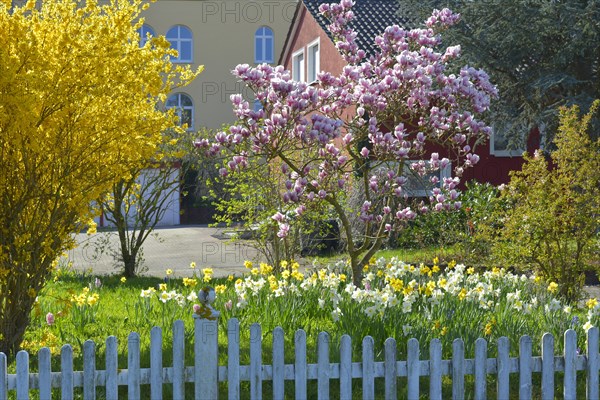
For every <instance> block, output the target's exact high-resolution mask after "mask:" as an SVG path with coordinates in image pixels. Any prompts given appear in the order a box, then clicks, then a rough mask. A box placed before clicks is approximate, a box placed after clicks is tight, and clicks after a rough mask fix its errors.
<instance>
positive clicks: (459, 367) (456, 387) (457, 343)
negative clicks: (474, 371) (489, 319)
mask: <svg viewBox="0 0 600 400" xmlns="http://www.w3.org/2000/svg"><path fill="white" fill-rule="evenodd" d="M464 398H465V343H464V342H463V340H462V339H454V341H453V342H452V399H453V400H463V399H464Z"/></svg>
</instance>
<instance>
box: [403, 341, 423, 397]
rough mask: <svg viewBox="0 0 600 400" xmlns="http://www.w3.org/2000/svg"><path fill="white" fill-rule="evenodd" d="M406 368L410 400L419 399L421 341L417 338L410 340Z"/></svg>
mask: <svg viewBox="0 0 600 400" xmlns="http://www.w3.org/2000/svg"><path fill="white" fill-rule="evenodd" d="M406 353H407V354H406V367H407V380H408V382H407V386H408V394H407V398H408V399H409V400H413V399H416V400H418V399H419V375H420V372H421V371H420V370H421V362H420V360H419V358H420V355H419V341H418V340H417V339H415V338H411V339H409V340H408V347H407V352H406Z"/></svg>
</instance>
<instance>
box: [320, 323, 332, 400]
mask: <svg viewBox="0 0 600 400" xmlns="http://www.w3.org/2000/svg"><path fill="white" fill-rule="evenodd" d="M317 351H318V356H317V357H318V359H317V363H318V367H317V371H318V372H317V381H318V383H317V385H318V393H317V396H318V398H319V399H323V400H325V399H329V379H330V375H331V374H330V372H329V334H328V333H327V332H320V333H319V337H318V344H317Z"/></svg>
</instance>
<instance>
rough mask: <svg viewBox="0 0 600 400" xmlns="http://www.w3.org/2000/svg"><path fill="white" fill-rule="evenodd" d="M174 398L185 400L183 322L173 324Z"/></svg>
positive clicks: (178, 321)
mask: <svg viewBox="0 0 600 400" xmlns="http://www.w3.org/2000/svg"><path fill="white" fill-rule="evenodd" d="M173 398H174V399H185V328H184V325H183V321H182V320H177V321H175V322H174V323H173Z"/></svg>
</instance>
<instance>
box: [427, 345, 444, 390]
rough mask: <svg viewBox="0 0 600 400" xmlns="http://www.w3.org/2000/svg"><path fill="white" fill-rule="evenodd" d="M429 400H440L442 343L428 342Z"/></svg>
mask: <svg viewBox="0 0 600 400" xmlns="http://www.w3.org/2000/svg"><path fill="white" fill-rule="evenodd" d="M429 398H430V399H431V400H442V342H441V341H440V339H433V340H432V341H431V342H429Z"/></svg>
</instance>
